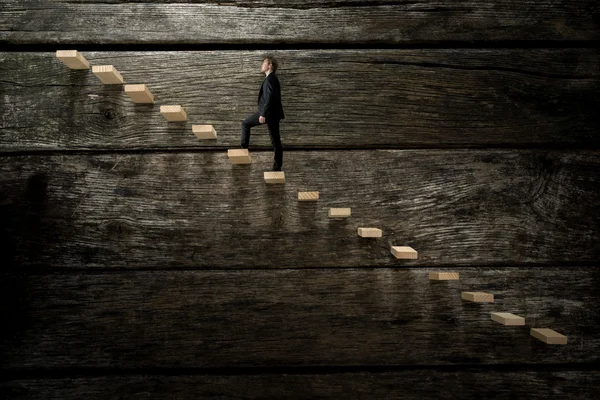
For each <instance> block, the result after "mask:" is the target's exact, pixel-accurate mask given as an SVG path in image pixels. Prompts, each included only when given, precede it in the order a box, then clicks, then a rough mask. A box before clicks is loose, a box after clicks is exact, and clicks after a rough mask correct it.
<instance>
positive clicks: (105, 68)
mask: <svg viewBox="0 0 600 400" xmlns="http://www.w3.org/2000/svg"><path fill="white" fill-rule="evenodd" d="M56 57H57V58H58V59H59V60H60V61H61V62H63V63H64V64H65V65H66V66H68V67H69V68H71V69H87V70H89V69H90V64H89V62H88V61H87V60H86V59H85V57H83V55H81V53H79V52H78V51H77V50H58V51H57V52H56ZM92 72H93V74H94V75H96V76H97V77H98V79H100V81H101V82H102V83H104V84H123V83H124V79H123V77H122V76H121V74H120V73H119V71H117V69H116V68H115V67H114V66H113V65H100V66H93V67H92ZM124 91H125V93H126V94H127V95H128V96H129V97H130V98H131V100H132V101H133V102H134V103H140V104H153V103H154V95H153V94H152V93H151V92H150V90H149V89H148V87H147V86H146V85H145V84H133V85H125V86H124ZM160 113H161V114H162V115H163V116H164V118H165V119H166V120H167V121H169V122H171V121H174V122H175V121H186V120H187V113H186V111H185V110H184V109H183V107H182V106H181V105H161V106H160ZM192 132H193V133H194V135H195V136H196V137H197V138H198V139H199V140H206V139H209V140H210V139H217V132H216V130H215V128H214V127H213V126H212V125H192ZM227 154H228V157H229V159H230V160H231V163H232V164H251V163H252V160H251V157H250V153H249V151H248V149H230V150H228V152H227ZM264 180H265V182H266V183H267V184H283V183H285V173H284V172H283V171H269V172H264ZM317 200H319V192H298V201H299V202H312V201H317ZM351 215H352V212H351V208H330V209H329V211H328V216H329V218H334V219H338V218H349V217H350V216H351ZM357 233H358V236H360V237H363V238H381V237H382V236H383V232H382V230H381V229H380V228H374V227H359V228H358V231H357ZM390 252H391V254H392V255H393V256H394V257H396V258H397V259H404V260H415V259H417V258H418V253H417V251H416V250H415V249H413V248H412V247H409V246H391V248H390ZM429 279H430V280H432V281H456V280H459V273H458V272H430V273H429ZM461 298H462V299H463V300H465V301H469V302H474V303H493V302H494V295H493V294H491V293H485V292H462V293H461ZM491 319H492V320H493V321H495V322H497V323H499V324H502V325H505V326H524V325H525V318H523V317H521V316H518V315H515V314H511V313H506V312H492V313H491ZM530 335H531V336H532V337H534V338H536V339H539V340H540V341H542V342H544V343H547V344H566V343H567V337H566V336H564V335H562V334H560V333H558V332H555V331H553V330H552V329H549V328H531V329H530Z"/></svg>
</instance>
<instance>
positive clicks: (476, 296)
mask: <svg viewBox="0 0 600 400" xmlns="http://www.w3.org/2000/svg"><path fill="white" fill-rule="evenodd" d="M460 297H461V298H462V299H463V300H467V301H472V302H474V303H493V302H494V295H493V294H491V293H484V292H462V293H461V294H460Z"/></svg>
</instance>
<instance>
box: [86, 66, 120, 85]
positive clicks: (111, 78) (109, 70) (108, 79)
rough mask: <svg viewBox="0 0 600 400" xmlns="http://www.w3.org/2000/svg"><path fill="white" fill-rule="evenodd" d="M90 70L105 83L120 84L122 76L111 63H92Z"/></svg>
mask: <svg viewBox="0 0 600 400" xmlns="http://www.w3.org/2000/svg"><path fill="white" fill-rule="evenodd" d="M92 72H93V73H94V75H96V76H97V77H98V79H100V80H101V81H102V83H104V84H106V85H120V84H122V83H123V77H122V76H121V74H120V73H119V71H117V69H116V68H115V67H113V66H112V65H94V66H93V67H92Z"/></svg>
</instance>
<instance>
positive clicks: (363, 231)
mask: <svg viewBox="0 0 600 400" xmlns="http://www.w3.org/2000/svg"><path fill="white" fill-rule="evenodd" d="M358 236H360V237H366V238H380V237H381V236H383V233H382V232H381V229H379V228H358Z"/></svg>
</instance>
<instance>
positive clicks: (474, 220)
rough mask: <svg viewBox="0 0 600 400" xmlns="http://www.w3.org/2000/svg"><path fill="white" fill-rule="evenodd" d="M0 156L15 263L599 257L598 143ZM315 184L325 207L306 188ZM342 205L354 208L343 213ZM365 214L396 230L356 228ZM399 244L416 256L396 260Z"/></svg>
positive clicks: (294, 263)
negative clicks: (577, 148)
mask: <svg viewBox="0 0 600 400" xmlns="http://www.w3.org/2000/svg"><path fill="white" fill-rule="evenodd" d="M253 157H254V158H253V160H254V161H253V164H251V165H245V166H233V165H231V163H230V161H229V160H228V159H227V153H226V152H222V153H212V152H211V153H206V152H200V153H183V154H180V153H166V154H165V153H150V154H149V153H145V154H104V155H89V154H88V155H65V156H61V155H53V156H50V155H48V156H13V157H4V158H2V159H0V210H1V217H2V220H3V222H2V225H0V226H1V227H3V229H2V230H1V231H0V232H2V238H0V239H1V240H0V243H2V246H3V247H4V248H5V251H4V252H3V256H2V258H3V259H2V262H3V264H4V265H7V266H9V265H12V266H13V267H14V268H22V267H26V266H46V267H49V268H53V267H64V268H71V267H81V266H86V267H107V268H117V267H120V268H123V267H127V268H171V267H186V268H188V267H191V268H204V267H207V268H212V267H218V268H230V267H235V268H255V267H264V268H285V267H297V268H311V267H315V266H328V267H331V266H394V267H402V266H406V265H413V266H414V265H486V264H498V263H502V264H513V263H515V264H522V263H551V262H559V261H565V262H596V261H598V259H599V258H600V243H599V241H598V237H599V230H600V215H599V214H598V205H599V203H600V202H599V199H600V191H599V190H598V188H599V181H598V179H599V175H598V170H599V167H600V153H599V152H596V151H590V152H583V151H581V152H568V151H551V152H548V151H530V150H521V151H514V150H494V151H483V150H405V151H402V150H378V151H374V150H369V151H294V152H287V153H284V171H285V172H286V183H285V184H284V185H267V184H265V182H264V179H263V171H264V170H266V169H268V168H270V166H271V164H272V157H273V153H272V152H255V153H253ZM307 190H315V191H319V192H320V199H319V201H318V202H314V203H301V202H298V200H297V192H298V191H307ZM330 207H351V208H352V217H350V218H348V219H344V220H332V219H330V218H328V217H327V212H328V209H329V208H330ZM360 226H373V227H379V228H381V229H383V238H381V239H365V238H361V237H359V236H358V235H357V228H358V227H360ZM391 245H400V246H404V245H406V246H411V247H413V248H414V249H416V250H417V251H418V252H419V259H418V260H412V261H409V260H397V259H395V258H394V257H393V256H392V255H391V254H390V246H391Z"/></svg>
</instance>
